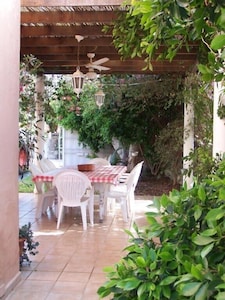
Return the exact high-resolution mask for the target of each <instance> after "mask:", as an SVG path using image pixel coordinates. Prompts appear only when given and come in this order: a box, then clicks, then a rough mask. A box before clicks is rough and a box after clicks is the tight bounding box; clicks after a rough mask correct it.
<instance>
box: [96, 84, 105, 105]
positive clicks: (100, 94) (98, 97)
mask: <svg viewBox="0 0 225 300" xmlns="http://www.w3.org/2000/svg"><path fill="white" fill-rule="evenodd" d="M104 100H105V93H104V92H103V90H102V86H101V85H100V87H99V90H98V91H97V92H96V93H95V102H96V104H97V106H98V108H99V109H100V108H101V107H102V105H103V104H104Z"/></svg>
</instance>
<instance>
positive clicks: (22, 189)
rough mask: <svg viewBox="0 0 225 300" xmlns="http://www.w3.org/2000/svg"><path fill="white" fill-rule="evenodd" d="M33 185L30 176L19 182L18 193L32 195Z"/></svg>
mask: <svg viewBox="0 0 225 300" xmlns="http://www.w3.org/2000/svg"><path fill="white" fill-rule="evenodd" d="M33 191H34V183H33V181H32V178H31V176H27V177H24V178H23V179H21V180H19V193H33Z"/></svg>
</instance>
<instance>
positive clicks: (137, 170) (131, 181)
mask: <svg viewBox="0 0 225 300" xmlns="http://www.w3.org/2000/svg"><path fill="white" fill-rule="evenodd" d="M143 163H144V161H141V162H139V163H138V164H137V165H136V166H135V167H134V168H133V170H132V171H131V172H130V175H129V177H128V179H127V182H126V184H127V189H128V191H133V192H134V190H135V188H136V186H137V183H138V180H139V177H140V174H141V169H142V166H143Z"/></svg>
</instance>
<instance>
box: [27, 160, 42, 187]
mask: <svg viewBox="0 0 225 300" xmlns="http://www.w3.org/2000/svg"><path fill="white" fill-rule="evenodd" d="M29 169H30V171H31V174H32V176H33V177H35V176H36V175H41V174H43V172H42V170H41V169H40V168H39V167H38V166H36V165H35V164H34V163H30V164H29ZM34 184H35V187H36V190H37V192H38V193H42V183H41V182H37V181H35V182H34Z"/></svg>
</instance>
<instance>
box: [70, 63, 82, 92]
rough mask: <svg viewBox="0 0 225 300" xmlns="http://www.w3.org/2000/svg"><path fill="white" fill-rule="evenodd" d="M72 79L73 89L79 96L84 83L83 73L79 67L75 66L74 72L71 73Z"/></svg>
mask: <svg viewBox="0 0 225 300" xmlns="http://www.w3.org/2000/svg"><path fill="white" fill-rule="evenodd" d="M72 80H73V90H74V92H75V93H76V94H77V97H79V95H80V93H81V92H82V89H83V84H84V74H83V73H82V72H81V71H80V68H79V67H77V70H76V72H74V73H73V75H72Z"/></svg>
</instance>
